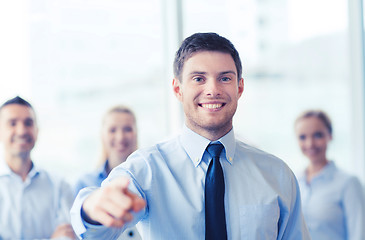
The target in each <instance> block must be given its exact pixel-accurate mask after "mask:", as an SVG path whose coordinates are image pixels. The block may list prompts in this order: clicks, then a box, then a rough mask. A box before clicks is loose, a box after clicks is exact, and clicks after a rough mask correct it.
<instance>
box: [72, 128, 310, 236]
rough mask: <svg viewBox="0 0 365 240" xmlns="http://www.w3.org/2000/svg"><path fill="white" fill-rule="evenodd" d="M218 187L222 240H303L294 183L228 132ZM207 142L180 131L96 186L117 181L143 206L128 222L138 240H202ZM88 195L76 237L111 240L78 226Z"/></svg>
mask: <svg viewBox="0 0 365 240" xmlns="http://www.w3.org/2000/svg"><path fill="white" fill-rule="evenodd" d="M218 141H219V142H221V143H222V144H223V145H224V150H223V151H222V153H221V156H220V162H221V164H222V168H223V172H224V180H225V189H226V191H225V212H226V223H227V232H228V233H227V234H228V239H265V240H271V239H288V240H289V239H290V240H292V239H295V240H301V239H310V238H309V234H308V231H307V228H306V225H305V223H304V218H303V216H302V212H301V203H300V194H299V187H298V184H297V181H296V179H295V177H294V175H293V173H292V172H291V170H290V169H289V168H288V167H287V165H286V164H285V163H284V162H283V161H281V160H280V159H278V158H276V157H274V156H272V155H269V154H267V153H264V152H262V151H260V150H257V149H255V148H253V147H250V146H248V145H246V144H244V143H242V142H240V141H237V140H236V139H235V137H234V133H233V130H232V131H230V132H229V133H228V134H226V135H225V136H224V137H222V138H221V139H219V140H218ZM209 143H210V141H209V140H208V139H206V138H204V137H202V136H200V135H198V134H196V133H194V132H193V131H191V130H190V129H188V128H187V127H185V128H184V131H183V133H182V135H180V136H179V137H176V138H175V139H172V140H170V141H167V142H163V143H160V144H157V145H155V146H153V147H150V148H146V149H141V150H138V151H136V152H135V153H133V154H132V155H131V156H130V157H129V158H128V159H127V161H126V162H124V163H122V164H121V165H120V166H118V167H116V168H114V170H113V171H112V172H111V173H110V175H109V177H108V178H107V179H106V180H105V181H104V182H103V184H102V185H105V184H107V183H108V182H109V181H110V180H112V179H114V178H116V177H119V176H122V175H123V176H128V177H130V178H131V179H132V181H131V184H130V190H131V191H134V192H136V193H137V194H139V195H140V196H141V197H143V198H144V199H145V200H146V202H147V207H146V208H145V209H144V210H143V211H140V212H139V213H137V214H136V215H135V218H134V221H133V222H132V223H131V224H135V223H137V222H138V224H137V228H138V230H139V232H140V234H141V236H142V239H147V240H148V239H184V240H185V239H189V240H190V239H191V240H194V239H197V240H200V239H204V236H205V212H204V211H205V209H204V184H205V175H206V172H207V168H208V164H209V161H210V156H209V153H207V152H206V151H205V149H206V147H207V146H208V144H209ZM92 190H93V189H84V190H82V191H81V192H80V193H79V195H78V197H77V199H76V200H75V202H74V205H73V208H72V210H71V222H72V225H73V227H74V229H75V231H76V233H77V234H78V236H80V237H82V238H87V239H114V237H115V236H117V235H118V234H119V233H120V232H121V231H122V230H123V229H115V228H106V227H104V226H94V225H91V224H88V223H86V222H84V221H83V219H82V218H81V216H80V209H81V205H82V202H83V201H84V199H85V198H86V197H87V196H88V195H89V194H90V192H91V191H92Z"/></svg>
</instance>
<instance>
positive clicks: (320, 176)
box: [294, 110, 365, 240]
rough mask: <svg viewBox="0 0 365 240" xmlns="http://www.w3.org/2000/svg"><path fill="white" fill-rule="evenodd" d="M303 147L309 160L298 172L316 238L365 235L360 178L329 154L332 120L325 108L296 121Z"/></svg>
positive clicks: (351, 239)
mask: <svg viewBox="0 0 365 240" xmlns="http://www.w3.org/2000/svg"><path fill="white" fill-rule="evenodd" d="M294 128H295V133H296V136H297V139H298V143H299V147H300V149H301V151H302V153H303V154H304V155H305V157H307V158H308V160H309V165H308V167H307V168H306V169H305V170H304V171H303V172H301V173H300V174H298V181H299V186H300V190H301V195H302V204H303V213H304V218H305V220H306V223H307V225H308V228H309V232H310V234H311V237H312V239H313V240H327V239H328V240H363V239H365V199H364V192H363V188H362V186H361V183H360V181H359V180H358V179H357V178H356V177H355V176H351V175H349V174H347V173H345V172H344V171H342V170H340V169H338V168H337V167H336V165H335V163H334V162H333V161H331V160H329V159H328V158H327V156H326V151H327V147H328V144H329V143H330V141H331V140H332V131H333V130H332V124H331V120H330V118H329V117H328V115H327V114H326V113H325V112H323V111H321V110H308V111H305V112H303V113H302V114H301V115H300V116H299V117H298V118H297V119H296V121H295V125H294Z"/></svg>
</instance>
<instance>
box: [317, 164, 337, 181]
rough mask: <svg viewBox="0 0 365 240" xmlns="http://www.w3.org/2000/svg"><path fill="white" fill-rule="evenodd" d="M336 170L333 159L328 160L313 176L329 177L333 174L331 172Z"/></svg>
mask: <svg viewBox="0 0 365 240" xmlns="http://www.w3.org/2000/svg"><path fill="white" fill-rule="evenodd" d="M335 170H336V165H335V163H334V162H333V161H329V162H328V163H327V165H326V166H324V167H323V169H322V170H321V171H320V172H319V174H318V175H317V176H316V177H315V178H317V179H320V178H323V179H330V178H332V176H333V173H334V172H335Z"/></svg>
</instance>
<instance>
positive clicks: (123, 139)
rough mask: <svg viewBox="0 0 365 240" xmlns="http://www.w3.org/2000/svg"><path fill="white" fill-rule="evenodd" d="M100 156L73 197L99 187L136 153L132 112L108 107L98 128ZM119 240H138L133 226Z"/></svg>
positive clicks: (80, 182)
mask: <svg viewBox="0 0 365 240" xmlns="http://www.w3.org/2000/svg"><path fill="white" fill-rule="evenodd" d="M101 142H102V155H101V159H100V162H99V166H98V168H97V169H96V170H95V171H93V172H90V173H86V174H85V175H83V176H81V177H80V178H79V179H78V181H77V182H76V185H75V192H74V193H75V196H76V195H77V193H78V192H79V191H80V190H81V189H82V188H84V187H89V186H96V187H100V185H101V182H102V181H103V180H104V179H105V178H106V177H107V176H108V175H109V173H110V171H111V170H112V169H113V168H114V167H116V166H118V165H119V164H121V163H122V162H124V161H125V160H126V159H127V157H128V156H129V155H130V154H131V153H132V152H134V151H135V150H137V146H138V139H137V122H136V116H135V114H134V113H133V111H132V110H131V109H130V108H128V107H126V106H122V105H118V106H114V107H112V108H110V109H109V110H108V111H107V112H106V113H105V115H104V117H103V120H102V126H101ZM119 239H140V235H139V233H138V231H137V229H136V228H135V227H133V228H130V229H127V230H126V231H124V233H123V234H122V235H121V237H120V238H119Z"/></svg>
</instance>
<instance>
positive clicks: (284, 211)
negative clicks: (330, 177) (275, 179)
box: [277, 174, 311, 240]
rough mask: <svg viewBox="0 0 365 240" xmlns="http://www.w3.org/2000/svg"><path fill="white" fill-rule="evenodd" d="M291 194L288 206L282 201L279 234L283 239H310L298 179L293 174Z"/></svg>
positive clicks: (279, 237)
mask: <svg viewBox="0 0 365 240" xmlns="http://www.w3.org/2000/svg"><path fill="white" fill-rule="evenodd" d="M290 182H291V191H290V192H291V193H289V194H291V196H290V199H289V201H288V204H287V206H286V207H284V206H283V205H284V203H281V206H280V208H281V213H280V215H281V217H280V218H281V220H280V222H279V236H278V238H277V239H282V240H290V239H296V240H309V239H311V238H310V236H309V231H308V228H307V225H306V223H305V220H304V216H303V213H302V206H301V197H300V190H299V185H298V182H297V179H296V178H295V176H294V174H291V178H290Z"/></svg>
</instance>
